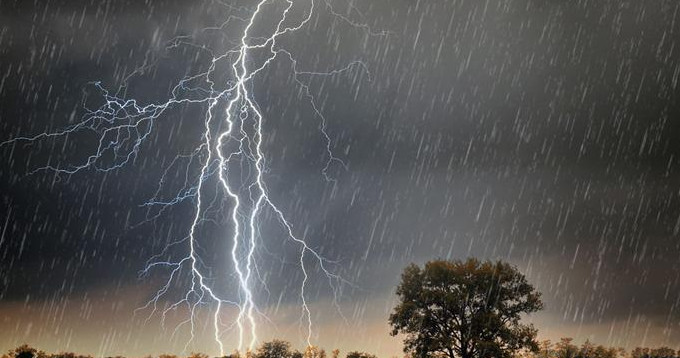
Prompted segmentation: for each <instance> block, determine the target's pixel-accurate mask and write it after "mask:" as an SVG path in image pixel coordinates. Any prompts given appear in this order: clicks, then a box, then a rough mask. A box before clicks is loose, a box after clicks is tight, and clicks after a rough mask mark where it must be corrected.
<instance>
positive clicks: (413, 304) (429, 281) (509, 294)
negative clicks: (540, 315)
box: [389, 259, 543, 358]
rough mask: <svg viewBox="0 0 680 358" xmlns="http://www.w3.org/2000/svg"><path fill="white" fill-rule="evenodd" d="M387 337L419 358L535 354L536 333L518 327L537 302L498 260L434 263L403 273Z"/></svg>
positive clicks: (537, 296)
mask: <svg viewBox="0 0 680 358" xmlns="http://www.w3.org/2000/svg"><path fill="white" fill-rule="evenodd" d="M397 295H398V297H399V300H400V302H399V304H398V305H397V306H396V307H395V308H394V311H393V313H392V314H391V315H390V318H389V322H390V325H391V326H392V332H391V333H392V335H398V334H405V336H406V338H405V340H404V351H405V352H407V353H411V354H413V355H414V356H416V357H419V358H426V357H441V356H443V357H448V358H487V357H494V358H509V357H511V356H512V354H513V353H514V352H516V351H518V350H520V349H529V350H536V349H538V345H537V342H536V333H537V331H536V329H534V327H533V326H532V325H525V324H521V323H520V319H521V317H522V315H523V314H526V313H531V312H535V311H538V310H540V309H541V308H542V307H543V303H542V302H541V300H540V293H538V292H536V291H535V289H534V287H533V286H532V285H530V284H529V283H528V282H527V280H526V278H525V277H524V275H522V274H521V273H520V272H519V271H518V270H517V269H516V268H515V267H513V266H511V265H509V264H507V263H504V262H500V261H498V262H491V261H486V262H480V261H478V260H476V259H468V260H467V261H464V262H463V261H445V260H437V261H431V262H428V263H426V264H425V266H424V268H421V267H419V266H417V265H415V264H412V265H410V266H408V267H406V269H405V270H404V272H403V274H402V277H401V283H400V284H399V286H398V287H397Z"/></svg>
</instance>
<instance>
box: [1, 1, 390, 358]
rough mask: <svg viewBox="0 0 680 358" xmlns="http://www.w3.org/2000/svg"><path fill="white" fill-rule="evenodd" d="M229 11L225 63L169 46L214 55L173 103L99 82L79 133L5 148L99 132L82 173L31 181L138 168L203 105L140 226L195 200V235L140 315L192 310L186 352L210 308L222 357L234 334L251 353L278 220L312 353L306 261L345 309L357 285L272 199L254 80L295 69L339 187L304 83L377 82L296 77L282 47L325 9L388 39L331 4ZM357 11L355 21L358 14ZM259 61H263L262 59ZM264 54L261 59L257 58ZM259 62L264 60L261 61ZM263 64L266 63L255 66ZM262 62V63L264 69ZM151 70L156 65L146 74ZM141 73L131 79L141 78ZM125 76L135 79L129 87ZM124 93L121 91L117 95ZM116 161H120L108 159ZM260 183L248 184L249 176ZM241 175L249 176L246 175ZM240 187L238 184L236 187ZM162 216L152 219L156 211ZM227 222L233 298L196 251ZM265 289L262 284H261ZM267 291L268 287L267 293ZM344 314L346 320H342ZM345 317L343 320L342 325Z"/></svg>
mask: <svg viewBox="0 0 680 358" xmlns="http://www.w3.org/2000/svg"><path fill="white" fill-rule="evenodd" d="M224 5H226V6H228V7H229V8H230V9H232V10H235V11H239V12H246V13H247V16H234V15H231V16H229V17H228V18H227V19H226V20H225V22H224V23H223V24H222V25H221V26H219V27H214V28H208V29H204V31H220V30H223V29H224V28H225V27H226V26H227V25H228V24H230V23H231V22H233V21H238V22H242V23H244V24H245V25H244V27H243V30H242V33H241V36H240V38H239V39H238V41H236V42H235V43H234V47H232V48H231V49H229V50H227V51H226V52H224V53H221V54H219V55H217V54H215V53H214V52H213V51H212V50H210V49H208V48H207V47H205V46H200V45H197V44H193V43H191V42H190V39H188V38H186V37H178V38H175V39H174V40H173V41H171V42H170V45H169V48H174V47H178V46H181V45H188V46H193V47H196V48H198V49H200V50H202V51H208V52H209V53H210V54H211V56H212V60H211V64H210V66H209V68H208V69H207V70H206V71H204V72H202V73H199V74H196V75H193V76H188V77H185V78H184V79H182V80H181V81H179V83H178V84H177V85H176V86H175V87H174V88H173V89H172V91H171V94H172V96H171V97H170V99H168V100H167V101H166V102H164V103H160V104H146V105H143V104H140V103H139V102H138V101H137V100H134V99H127V98H125V97H123V96H120V95H119V94H118V93H115V94H112V93H109V92H108V91H107V90H106V89H105V88H104V87H103V86H102V85H101V83H99V82H95V83H94V84H93V85H94V86H95V88H96V89H97V90H98V91H100V93H102V96H103V99H104V101H105V103H104V104H103V105H102V106H101V107H99V108H97V109H95V110H86V113H85V114H84V116H83V117H82V118H81V120H80V121H78V122H77V123H76V124H74V125H71V126H69V127H67V128H64V129H62V130H59V131H54V132H43V133H40V134H37V135H34V136H28V137H17V138H13V139H11V140H8V141H5V142H3V143H0V145H8V144H13V143H18V142H24V141H27V142H36V141H40V140H46V139H59V138H61V139H63V140H64V141H65V142H66V141H68V140H69V136H70V135H72V134H75V133H80V132H89V133H94V135H95V136H96V137H97V138H98V141H97V146H96V149H95V150H93V151H92V152H91V153H90V154H89V155H88V156H87V158H86V159H85V160H84V161H83V162H81V163H80V164H75V165H67V166H66V167H63V166H59V165H54V164H51V163H47V164H46V165H44V166H42V167H40V168H37V169H35V170H34V171H33V172H31V173H35V172H39V171H52V172H55V173H57V175H73V174H76V173H78V172H80V171H84V170H96V171H101V172H108V171H112V170H116V169H119V168H122V167H123V166H125V165H127V164H129V163H133V162H134V161H135V160H136V159H137V157H138V156H139V154H140V151H141V148H142V144H143V143H144V142H145V140H146V139H148V138H149V136H150V135H151V134H152V132H153V128H154V126H155V124H156V122H157V121H158V120H161V119H162V117H163V114H164V113H166V112H167V111H168V110H169V109H170V108H174V107H177V106H180V105H189V104H201V105H205V106H207V109H206V111H205V115H204V118H203V128H204V130H203V134H202V141H201V143H200V144H199V145H198V146H197V147H196V148H195V149H194V150H193V151H192V152H191V153H190V154H186V155H179V156H177V157H176V158H175V159H174V160H173V161H172V162H171V163H170V164H169V165H168V166H167V167H166V169H165V171H164V172H163V174H162V176H161V179H160V181H159V184H158V190H157V191H156V193H155V194H154V196H153V197H152V198H151V199H150V200H148V201H147V202H146V203H144V204H143V206H144V207H147V208H149V213H152V212H153V214H149V215H147V218H146V220H145V221H143V222H142V223H140V225H141V224H143V223H146V222H150V221H153V220H155V219H157V218H158V217H160V216H161V215H162V214H163V212H164V211H165V210H166V209H168V208H170V207H172V206H174V205H176V204H178V203H180V202H184V201H187V200H190V201H192V202H193V203H194V214H193V219H192V220H191V225H190V227H189V230H188V234H187V235H186V236H185V237H184V238H182V239H180V240H176V241H174V242H172V243H170V244H168V245H167V246H166V247H165V249H163V250H162V251H161V252H160V253H159V254H157V255H154V256H152V257H151V258H150V259H149V261H148V262H147V265H146V267H145V268H144V270H142V272H141V274H142V275H147V274H149V273H150V272H151V271H152V270H154V269H156V268H166V269H169V275H168V278H167V280H166V281H165V283H164V284H163V285H162V286H161V287H160V288H159V290H158V291H157V292H156V293H155V294H154V295H152V297H151V298H150V299H149V301H148V302H147V303H146V304H145V305H144V306H142V307H140V308H139V309H138V311H144V310H148V311H149V313H148V318H147V320H148V319H150V318H151V317H153V316H154V315H155V314H156V313H157V312H159V311H160V312H161V317H162V320H161V322H162V324H165V320H166V316H167V314H168V313H170V312H172V311H174V310H176V309H178V308H180V307H186V309H187V310H188V312H189V315H188V318H187V319H186V320H184V321H182V322H180V323H179V324H178V325H177V326H176V327H175V329H174V332H173V336H174V335H175V334H177V332H178V331H179V330H180V329H181V328H182V327H184V326H185V325H188V326H189V331H190V334H191V338H190V339H189V340H188V341H187V343H186V345H185V350H186V349H187V347H188V346H189V344H190V343H191V342H192V341H193V340H194V338H195V334H196V324H197V322H196V320H197V312H198V310H199V308H200V307H202V306H203V305H205V304H210V305H212V306H213V311H212V326H213V333H214V340H215V342H216V344H217V345H218V346H219V350H220V355H222V356H223V355H224V354H225V344H224V342H223V335H224V333H225V332H227V331H230V330H231V329H236V330H237V331H238V349H239V351H243V350H246V349H247V350H252V349H254V347H255V345H256V343H257V341H258V335H257V332H258V329H257V322H258V317H260V316H261V317H263V318H264V319H268V318H267V317H266V316H264V314H263V313H262V312H261V311H260V310H259V308H258V306H257V302H256V301H257V299H256V297H255V295H256V291H255V285H256V282H254V280H255V278H256V277H255V276H258V274H257V272H259V269H258V266H257V262H256V256H255V254H256V251H257V248H258V242H259V241H260V240H262V238H261V237H260V236H259V232H260V231H259V221H260V220H261V218H262V215H263V213H265V212H270V213H272V214H274V216H275V217H276V219H277V221H278V222H279V223H280V225H281V227H282V229H283V232H284V235H285V237H286V239H287V240H289V241H290V242H292V243H293V244H295V245H297V247H298V249H299V251H298V253H299V255H298V259H299V268H300V272H301V273H302V277H303V279H302V283H301V285H300V287H299V297H300V302H301V316H300V320H301V322H304V326H305V334H304V335H305V341H306V342H307V344H308V345H311V344H312V336H313V319H312V313H311V310H310V307H309V304H308V302H307V293H306V291H305V289H306V285H307V282H308V280H309V278H310V267H309V265H308V260H313V262H315V264H316V265H317V267H318V268H320V270H321V272H322V273H323V274H324V275H325V276H326V278H327V279H328V284H329V286H330V288H331V290H332V292H333V298H334V304H335V305H336V307H338V310H339V305H338V303H337V302H338V297H339V294H340V293H341V290H342V286H343V285H351V283H350V282H348V281H347V280H345V279H343V278H342V277H341V276H340V275H338V274H336V273H334V272H333V270H332V269H330V268H329V266H331V265H333V264H334V262H332V261H329V260H327V259H326V258H324V257H323V256H322V255H321V254H320V253H319V252H318V251H316V250H315V249H314V248H313V247H312V246H311V245H310V244H309V243H308V242H307V241H306V240H305V239H304V237H300V236H298V235H296V233H295V231H296V230H295V228H294V225H293V224H292V223H291V222H290V221H289V220H288V218H287V217H286V215H285V213H284V211H283V210H282V209H280V208H279V206H277V205H276V203H275V202H274V201H273V200H272V198H271V197H270V195H269V192H268V189H267V185H266V182H265V175H264V174H265V173H266V171H267V164H266V156H265V153H264V150H263V148H262V142H263V138H264V136H265V128H264V117H263V114H262V112H261V110H260V108H259V106H258V105H257V103H256V101H255V100H254V98H253V95H252V93H251V90H250V88H251V87H252V86H253V84H252V81H253V79H254V78H256V77H257V76H258V74H260V73H262V71H263V70H265V69H266V68H268V67H269V66H270V65H271V63H273V62H274V61H276V60H281V61H287V62H288V63H290V67H291V69H292V73H293V74H294V81H295V83H296V84H297V85H298V86H299V87H300V88H301V89H302V90H303V93H304V96H305V97H306V98H307V99H308V100H309V103H310V104H311V107H312V109H313V111H314V113H315V115H316V116H317V118H318V119H319V121H320V123H319V130H320V133H321V135H322V137H323V139H324V141H325V150H326V153H325V156H326V158H327V160H326V164H325V166H324V167H323V168H322V169H321V173H322V175H323V176H324V178H325V179H326V180H328V181H334V179H333V178H332V177H331V176H330V175H329V173H328V171H329V168H330V166H331V165H332V164H333V163H337V164H339V165H341V166H343V167H345V168H346V167H347V165H346V164H345V163H344V162H343V161H342V160H341V159H340V158H338V157H336V156H335V155H334V154H333V152H332V140H331V137H330V136H329V134H328V132H327V130H326V128H327V121H326V118H325V116H324V115H323V114H322V111H321V109H320V106H318V105H317V103H316V101H315V98H314V96H313V95H312V94H311V91H310V88H309V84H308V83H307V82H305V78H312V77H324V76H326V77H327V76H335V75H341V74H343V73H346V72H349V71H363V72H365V73H366V74H367V75H368V76H369V79H370V73H369V72H368V69H367V67H366V65H365V64H364V63H363V62H362V61H353V62H350V63H348V64H347V65H346V66H344V67H341V68H335V69H330V70H328V71H323V72H319V71H304V70H300V69H299V68H298V61H297V60H296V59H295V57H294V56H293V54H292V53H291V52H289V51H287V50H286V49H284V48H283V47H281V46H279V42H278V40H279V38H281V37H283V36H287V35H290V34H292V33H295V32H297V31H299V30H300V29H302V28H304V27H305V26H306V25H308V24H309V22H310V21H311V20H312V18H313V16H314V14H315V12H316V11H321V10H322V9H324V10H326V11H327V12H328V13H330V14H331V15H332V16H334V17H335V18H336V19H338V20H339V21H342V22H344V23H345V24H347V25H349V26H352V27H356V28H360V29H363V30H365V31H366V33H367V34H368V35H372V36H376V35H380V36H382V35H386V33H385V32H375V31H373V30H372V29H370V28H369V27H368V26H367V25H364V24H360V23H357V22H354V21H352V20H351V19H350V18H349V17H348V16H345V15H342V14H340V13H339V12H337V11H335V10H334V9H333V7H332V6H331V4H330V3H329V2H328V1H327V0H324V1H322V0H310V1H308V2H306V3H305V2H301V1H293V0H258V1H257V4H256V6H254V8H251V9H246V8H237V7H233V6H232V5H228V4H224ZM267 6H273V7H274V6H279V7H280V8H281V9H279V10H278V12H277V16H278V21H277V22H276V26H275V27H274V28H273V29H272V30H271V32H270V33H269V34H268V36H254V35H252V34H251V32H252V31H253V27H254V26H255V24H256V23H257V22H258V21H266V20H265V19H264V13H265V10H264V9H265V7H267ZM296 6H303V7H304V8H302V9H301V10H303V11H302V14H303V16H302V17H301V19H299V20H297V21H294V20H291V13H293V12H294V11H296V10H298V9H297V8H296ZM351 10H352V11H355V12H357V13H358V10H357V9H356V8H353V7H352V8H351ZM254 52H258V53H257V54H255V53H254ZM260 53H264V55H262V54H260ZM258 54H259V55H258ZM262 56H264V58H262V59H260V58H258V57H262ZM223 61H228V63H229V64H230V66H229V67H230V68H231V75H232V76H233V79H232V80H230V81H227V83H226V86H224V87H223V88H222V89H217V88H218V87H219V85H220V84H219V83H216V80H215V79H214V77H215V73H216V71H218V70H217V68H218V67H217V65H218V64H219V63H221V62H223ZM258 62H259V64H258ZM148 66H151V65H148ZM142 71H143V69H138V70H136V71H134V72H133V73H132V74H130V76H129V77H131V76H132V75H134V74H138V73H140V72H142ZM129 77H128V78H129ZM200 81H203V82H204V83H205V85H204V86H199V85H195V84H194V83H195V82H200ZM119 92H120V91H119ZM222 104H226V109H224V110H223V111H221V110H220V105H222ZM111 158H113V159H111ZM182 161H186V162H187V164H186V167H185V173H184V186H183V188H182V189H180V190H179V191H178V192H177V194H176V195H175V196H174V198H172V199H170V200H163V199H161V198H160V197H161V195H160V192H161V188H162V187H163V186H164V183H165V182H166V181H167V176H168V175H169V173H171V172H174V171H176V170H177V169H176V167H177V166H179V165H180V164H178V163H181V162H182ZM196 163H199V168H200V169H198V173H197V174H192V171H191V168H194V167H195V165H196ZM251 171H252V172H254V175H250V172H251ZM244 172H246V174H245V175H244ZM215 176H217V178H216V180H217V183H219V185H218V186H219V190H220V191H221V192H222V193H223V194H224V198H225V199H228V202H229V203H230V205H229V207H224V205H220V206H218V203H219V202H220V200H218V198H212V199H210V198H209V197H208V192H209V191H208V190H207V189H206V187H207V186H208V185H210V180H211V179H212V178H215ZM235 178H236V179H237V180H235ZM153 208H158V209H156V210H155V211H153V210H151V209H153ZM215 212H216V213H221V214H222V215H223V216H224V217H225V218H226V219H227V220H228V221H229V222H230V226H231V228H232V230H231V233H230V235H229V237H228V238H227V240H228V242H230V243H231V250H230V252H229V253H228V256H229V258H230V260H231V264H232V265H233V267H234V271H235V276H236V278H237V282H238V297H237V298H236V299H229V298H227V297H225V296H224V294H222V293H220V292H219V291H218V290H217V289H216V288H215V283H214V279H212V278H210V277H209V276H208V273H206V272H208V271H207V268H206V265H205V263H204V262H203V260H202V258H201V254H200V251H199V233H198V230H199V229H200V227H201V225H202V224H204V223H205V222H206V221H209V220H210V219H209V218H208V217H209V215H208V214H209V213H215ZM179 245H185V246H188V254H187V255H186V256H185V257H183V258H181V259H179V260H174V261H173V260H164V259H163V258H164V257H167V254H168V252H169V251H170V250H172V249H173V248H174V247H175V246H179ZM184 271H188V273H189V275H190V278H191V280H190V282H191V283H190V286H189V287H188V288H187V290H186V292H185V293H184V295H183V296H182V297H181V298H180V299H179V300H178V301H175V302H174V303H172V304H170V305H166V307H159V306H160V304H159V301H160V300H161V299H162V298H163V297H165V296H166V295H168V294H169V291H170V290H171V286H172V285H173V283H175V282H177V280H178V279H179V277H180V276H181V275H182V273H183V272H184ZM260 281H261V280H260ZM264 289H266V287H265V288H264ZM227 306H230V307H235V308H236V309H237V310H238V314H237V315H236V317H235V319H234V320H233V322H232V324H230V325H225V324H224V323H223V321H222V316H223V311H224V308H225V307H227ZM339 312H340V311H339ZM343 318H344V316H343Z"/></svg>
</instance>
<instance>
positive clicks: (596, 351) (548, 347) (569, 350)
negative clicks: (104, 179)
mask: <svg viewBox="0 0 680 358" xmlns="http://www.w3.org/2000/svg"><path fill="white" fill-rule="evenodd" d="M344 357H345V358H377V357H376V355H374V354H370V353H366V352H360V351H352V352H348V353H347V354H346V355H345V356H344ZM0 358H93V357H92V356H89V355H80V354H76V353H70V352H62V353H45V352H43V351H41V350H38V349H36V348H33V347H30V346H28V345H26V344H24V345H22V346H20V347H17V348H15V349H12V350H10V351H9V352H7V353H6V354H4V355H2V356H0ZM107 358H125V357H121V356H115V357H107ZM144 358H183V357H180V356H177V355H173V354H161V355H159V356H157V357H153V356H146V357H144ZM186 358H210V357H209V356H208V355H207V354H203V353H191V354H190V355H188V356H186ZM216 358H341V356H340V350H338V349H334V350H332V351H331V352H330V353H328V354H327V353H326V351H325V350H324V349H322V348H320V347H316V346H309V347H307V348H306V349H305V350H304V351H302V352H301V351H299V350H295V349H292V348H291V345H290V343H288V342H286V341H282V340H273V341H271V342H265V343H262V344H261V345H260V346H259V347H258V348H257V349H256V350H255V351H254V352H246V353H239V352H237V351H235V352H234V353H232V354H230V355H227V356H224V357H216ZM392 358H396V357H392ZM400 358H401V357H400ZM403 358H418V357H413V356H412V355H409V354H406V355H404V356H403ZM433 358H436V357H433ZM515 358H680V350H679V351H676V350H674V349H672V348H669V347H659V348H643V347H638V348H635V349H633V350H631V351H626V350H625V349H623V348H619V347H606V346H602V345H595V344H593V343H591V342H590V341H585V343H583V344H582V345H581V346H578V345H576V344H574V343H573V339H572V338H562V339H561V340H560V341H559V342H555V343H553V342H551V341H549V340H545V341H542V342H540V343H539V346H538V350H536V351H533V352H532V351H529V350H527V351H523V352H519V353H517V354H516V355H515Z"/></svg>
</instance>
